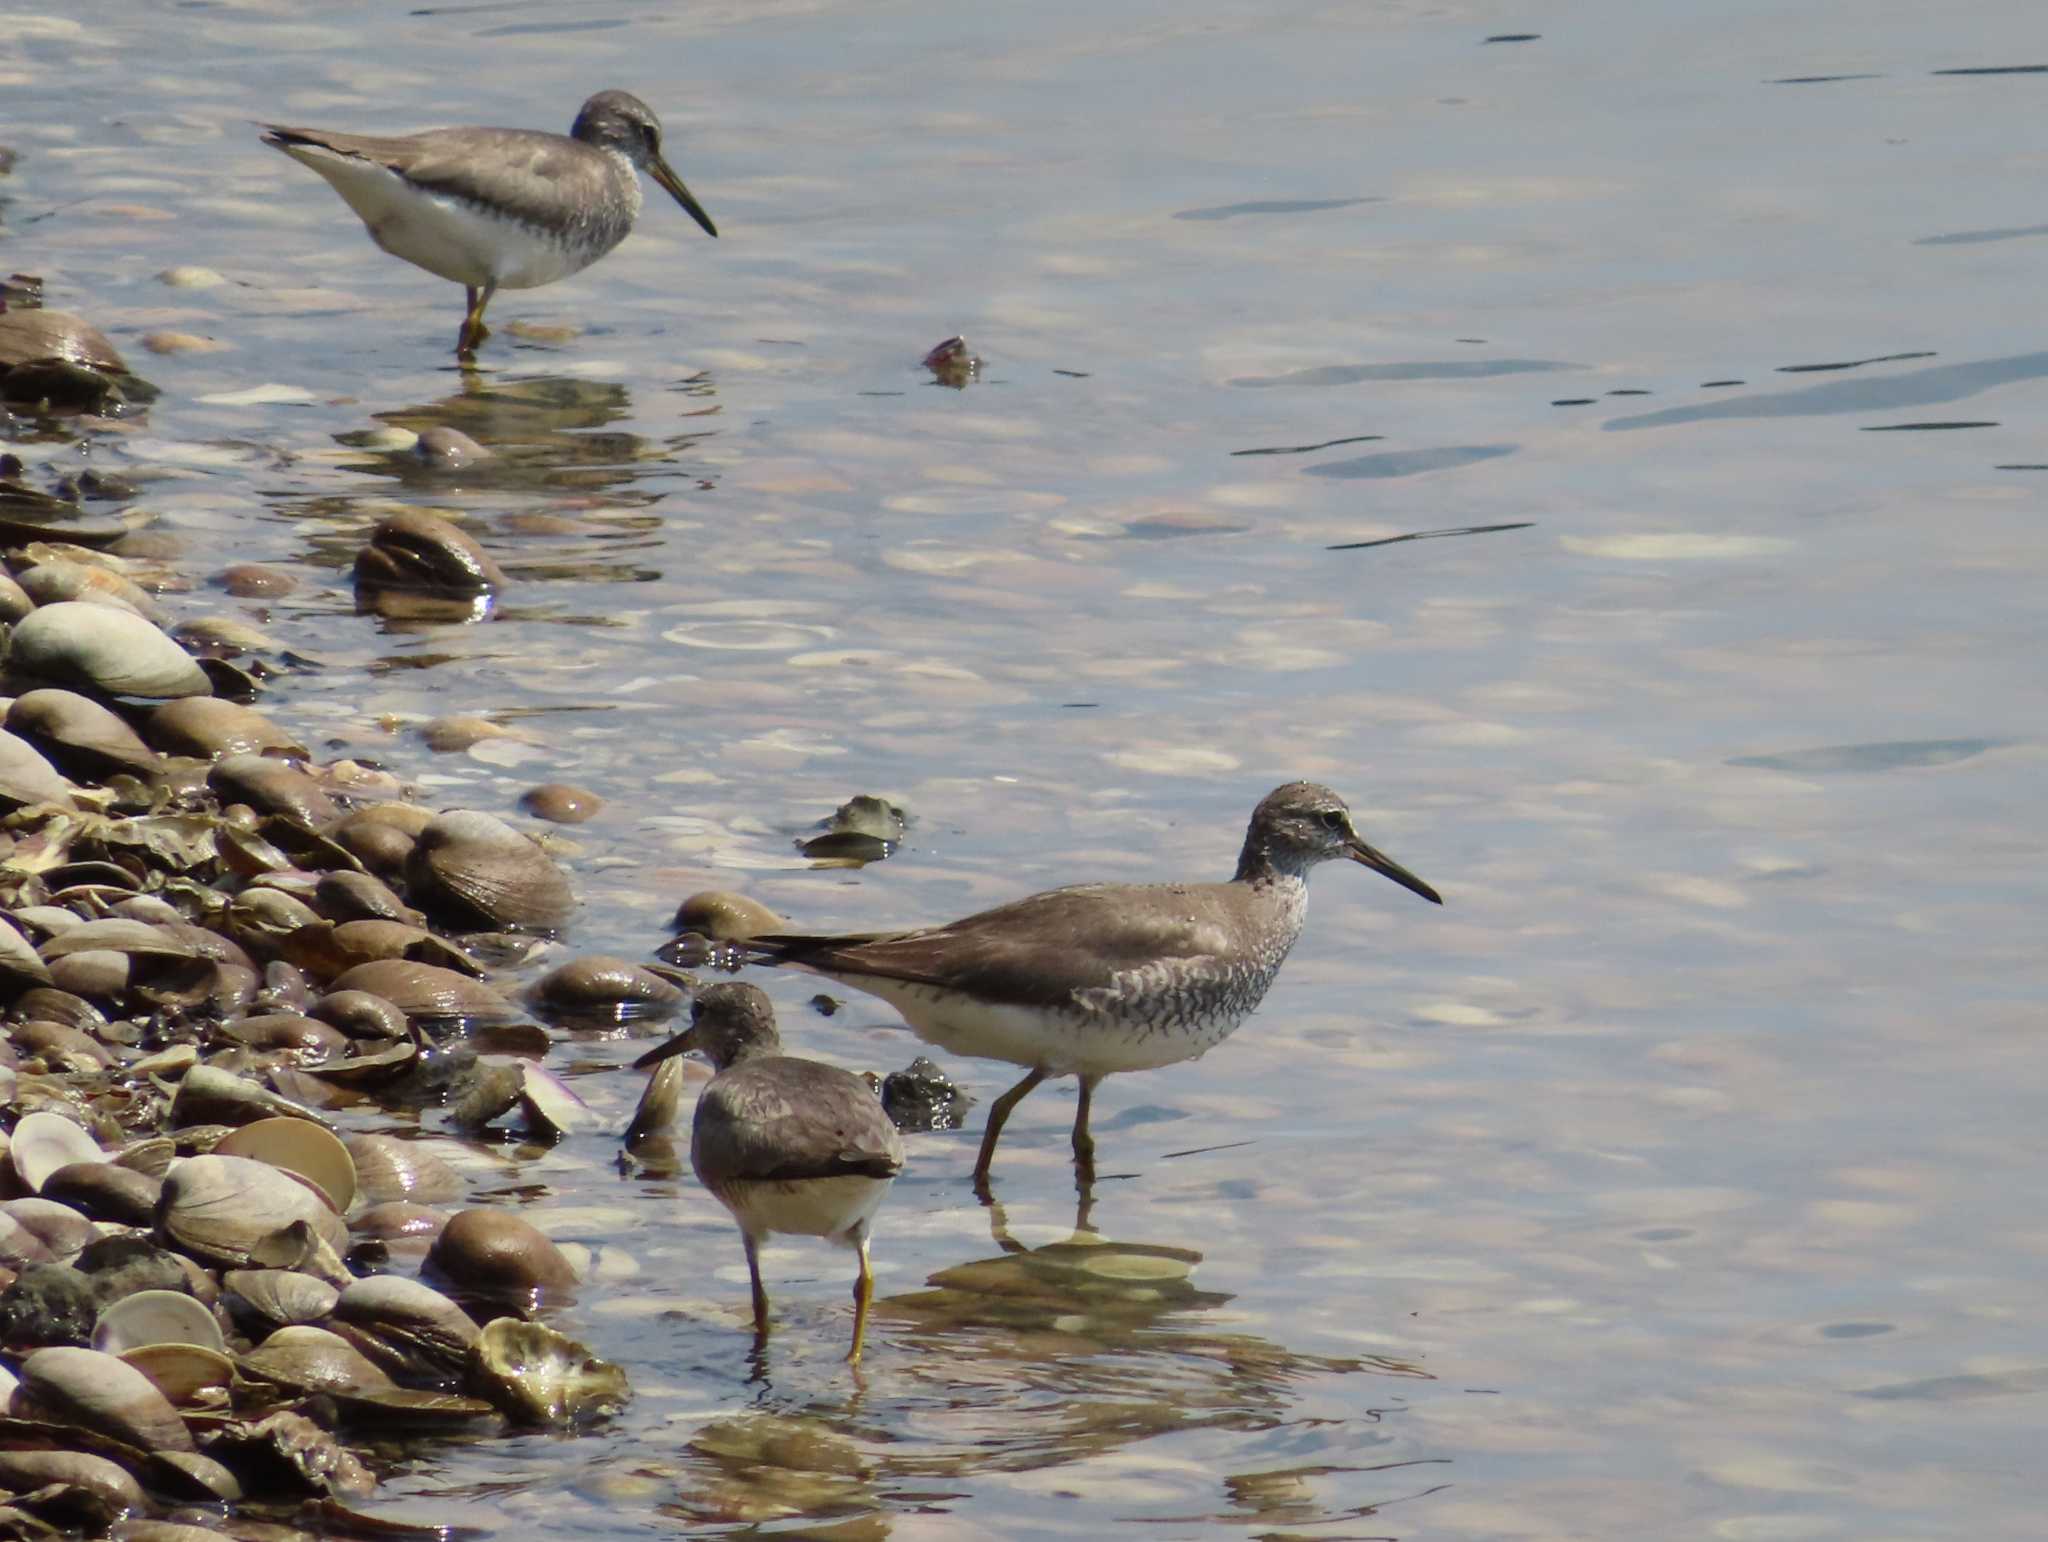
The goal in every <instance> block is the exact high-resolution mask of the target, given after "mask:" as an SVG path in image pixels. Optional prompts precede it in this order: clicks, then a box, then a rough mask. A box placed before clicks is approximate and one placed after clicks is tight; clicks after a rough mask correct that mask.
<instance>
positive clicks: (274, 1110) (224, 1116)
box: [171, 1065, 326, 1129]
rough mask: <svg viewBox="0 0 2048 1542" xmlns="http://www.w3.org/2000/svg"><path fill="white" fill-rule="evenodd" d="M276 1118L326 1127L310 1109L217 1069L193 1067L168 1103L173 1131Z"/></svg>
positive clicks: (207, 1066)
mask: <svg viewBox="0 0 2048 1542" xmlns="http://www.w3.org/2000/svg"><path fill="white" fill-rule="evenodd" d="M277 1114H282V1115H284V1116H285V1117H286V1118H293V1119H310V1120H312V1121H313V1122H314V1123H315V1124H325V1123H326V1121H325V1120H323V1119H322V1118H321V1117H320V1116H319V1115H318V1114H316V1113H314V1112H312V1111H311V1110H310V1109H305V1108H301V1107H300V1106H299V1105H298V1104H296V1103H294V1102H292V1101H291V1100H290V1099H289V1098H281V1097H279V1096H278V1095H277V1094H276V1093H274V1092H272V1091H271V1090H270V1089H269V1088H267V1087H264V1086H262V1085H260V1084H259V1083H257V1082H252V1081H250V1080H249V1078H248V1077H246V1076H237V1075H235V1073H234V1072H232V1071H223V1070H221V1069H220V1067H218V1066H210V1065H195V1066H194V1067H192V1069H191V1070H189V1071H187V1072H186V1073H185V1076H184V1079H183V1080H181V1081H180V1082H179V1083H178V1092H177V1096H176V1097H174V1098H172V1099H171V1128H173V1129H180V1128H183V1127H185V1126H188V1125H195V1124H237V1125H239V1124H254V1123H255V1122H256V1121H257V1120H258V1119H268V1118H270V1117H272V1116H273V1115H277Z"/></svg>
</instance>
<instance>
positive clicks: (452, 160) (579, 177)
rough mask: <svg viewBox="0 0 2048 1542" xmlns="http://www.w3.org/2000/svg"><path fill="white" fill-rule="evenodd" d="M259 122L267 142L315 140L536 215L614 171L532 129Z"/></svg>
mask: <svg viewBox="0 0 2048 1542" xmlns="http://www.w3.org/2000/svg"><path fill="white" fill-rule="evenodd" d="M265 128H266V130H267V132H266V133H265V135H264V138H265V140H266V142H268V143H270V144H273V145H276V146H277V147H278V148H279V149H283V148H285V147H286V146H288V145H292V144H307V145H313V146H316V147H318V148H321V149H325V150H330V151H332V152H334V153H335V154H337V155H347V156H353V157H355V158H356V159H358V160H364V161H370V162H373V163H374V164H376V165H379V166H383V167H386V168H388V169H389V170H391V171H395V172H397V173H398V174H399V175H400V176H402V177H404V178H405V179H406V180H407V181H409V182H411V183H413V184H414V185H415V186H418V187H423V188H425V189H427V190H428V191H429V192H435V193H448V194H452V195H454V196H456V197H459V198H468V199H478V198H487V199H488V200H489V201H490V202H491V203H492V204H494V205H496V206H498V207H500V208H503V209H506V210H508V211H510V212H513V213H516V214H519V215H521V216H522V217H529V218H534V219H541V218H544V217H548V216H552V217H554V218H557V219H558V218H560V215H561V209H562V194H563V192H564V190H565V189H569V188H573V187H575V186H577V185H579V184H588V185H589V188H590V190H591V192H592V193H593V194H595V193H599V192H602V191H603V190H604V188H605V187H606V186H607V185H608V183H609V179H610V177H611V175H612V168H611V163H610V162H608V161H607V160H606V159H605V158H604V156H603V155H601V154H599V153H598V152H597V151H595V150H593V149H591V148H590V147H589V146H588V145H585V144H581V143H579V142H577V141H576V140H573V139H570V138H569V137H568V136H566V135H563V134H544V133H541V132H539V131H538V130H535V129H508V128H456V129H430V130H428V131H427V132H426V133H424V134H410V135H406V136H404V137H402V138H381V137H378V136H376V135H371V134H331V133H326V132H324V131H322V130H320V129H298V128H286V127H283V126H281V125H276V124H266V125H265ZM480 172H481V175H480ZM486 177H487V178H488V180H487V181H486V180H485V178H486Z"/></svg>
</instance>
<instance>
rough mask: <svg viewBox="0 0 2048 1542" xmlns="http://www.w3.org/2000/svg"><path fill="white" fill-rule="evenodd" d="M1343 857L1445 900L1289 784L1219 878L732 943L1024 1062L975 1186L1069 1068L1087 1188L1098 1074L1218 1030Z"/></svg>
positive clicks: (1321, 796) (1273, 961)
mask: <svg viewBox="0 0 2048 1542" xmlns="http://www.w3.org/2000/svg"><path fill="white" fill-rule="evenodd" d="M1340 858H1341V859H1348V860H1350V861H1353V862H1358V863H1362V864H1363V865H1365V866H1366V867H1369V868H1371V869H1372V870H1373V871H1375V872H1377V873H1382V874H1384V875H1385V876H1387V877H1388V878H1391V879H1393V880H1394V882H1396V883H1398V884H1400V885H1401V886H1402V887H1403V888H1406V889H1409V890H1412V891H1413V892H1414V893H1416V894H1419V895H1421V896H1422V898H1424V899H1426V900H1428V901H1430V902H1431V903H1432V904H1438V905H1440V904H1442V903H1443V899H1442V897H1441V896H1440V895H1438V893H1437V892H1436V890H1434V889H1432V888H1431V887H1430V886H1429V885H1428V884H1426V883H1424V882H1423V881H1422V880H1421V879H1420V878H1417V877H1416V876H1415V875H1414V874H1413V873H1411V872H1409V871H1408V870H1407V869H1406V868H1404V867H1402V866H1401V865H1400V864H1399V863H1398V862H1396V861H1394V860H1393V859H1392V858H1391V857H1388V856H1385V855H1383V854H1382V853H1380V852H1378V851H1376V850H1374V849H1373V848H1372V847H1371V846H1370V845H1368V844H1367V843H1366V842H1365V840H1364V838H1363V837H1361V836H1360V835H1359V833H1358V831H1357V830H1355V829H1354V828H1353V827H1352V824H1351V814H1350V811H1349V810H1348V809H1347V808H1346V807H1345V804H1344V800H1343V799H1342V798H1340V797H1338V796H1337V795H1336V794H1335V793H1334V792H1332V791H1330V789H1329V788H1327V787H1319V786H1317V785H1316V784H1314V783H1313V782H1289V783H1288V784H1287V785H1286V786H1284V787H1278V788H1275V789H1274V790H1273V791H1272V792H1271V793H1268V794H1267V795H1266V797H1265V798H1264V799H1263V800H1261V801H1260V803H1259V806H1258V807H1257V808H1256V809H1254V810H1253V811H1252V817H1251V825H1250V827H1249V828H1248V829H1247V830H1246V831H1245V838H1244V848H1243V851H1242V852H1241V853H1240V855H1239V856H1238V859H1237V872H1236V873H1235V874H1234V875H1233V876H1232V877H1231V879H1230V880H1229V882H1227V883H1153V884H1126V883H1096V884H1082V885H1079V886H1076V887H1073V888H1065V889H1053V890H1049V891H1048V892H1046V893H1043V894H1033V895H1030V896H1028V897H1027V898H1025V899H1020V900H1014V901H1012V902H1011V903H1009V904H1007V905H1000V906H998V907H996V908H995V909H993V910H984V911H981V912H980V913H979V914H976V915H971V916H968V917H967V918H966V919H964V920H960V921H954V922H951V923H950V924H948V925H945V926H934V927H928V928H926V929H924V930H921V931H909V932H873V933H859V934H851V935H839V936H807V935H798V934H793V933H770V934H765V935H760V936H755V937H752V938H749V939H747V940H746V941H744V942H742V943H740V944H738V945H737V946H738V949H739V952H740V953H741V955H742V956H743V957H745V958H746V959H748V960H749V961H756V962H764V963H775V964H794V965H800V966H803V967H805V968H808V969H811V970H814V971H816V972H817V973H819V974H823V975H827V976H829V977H831V978H832V979H835V980H838V981H840V982H841V983H842V984H845V985H848V986H851V987H853V988H854V989H855V990H861V991H865V992H867V993H868V994H869V995H871V996H878V997H880V998H881V999H882V1000H884V1001H886V1002H888V1003H889V1005H890V1006H892V1007H894V1008H895V1009H896V1010H897V1011H898V1012H899V1013H901V1014H902V1016H903V1019H904V1021H905V1022H907V1023H908V1024H909V1025H910V1026H911V1028H912V1029H913V1030H915V1031H916V1033H917V1034H918V1036H919V1037H920V1038H923V1039H925V1040H927V1041H928V1042H930V1043H933V1044H937V1045H940V1046H941V1047H943V1048H945V1049H948V1050H951V1051H953V1052H954V1053H955V1054H961V1055H974V1056H980V1057H982V1058H985V1059H990V1060H1007V1061H1009V1062H1010V1063H1011V1064H1012V1065H1020V1066H1023V1067H1024V1068H1025V1073H1024V1077H1023V1080H1021V1081H1019V1082H1018V1083H1017V1084H1016V1085H1015V1086H1013V1087H1011V1088H1010V1090H1009V1091H1007V1092H1005V1093H1004V1094H1003V1095H1002V1096H1001V1097H999V1098H997V1099H996V1100H995V1101H994V1103H992V1104H991V1105H990V1106H989V1112H988V1125H987V1128H986V1130H985V1131H984V1133H983V1135H982V1138H981V1151H980V1154H979V1156H978V1158H977V1159H976V1161H975V1165H974V1182H975V1186H976V1188H977V1189H978V1190H980V1191H982V1192H983V1193H986V1191H987V1187H988V1172H989V1163H990V1162H991V1160H992V1159H993V1158H994V1156H995V1150H996V1141H997V1139H998V1138H999V1137H1000V1136H1001V1134H1002V1131H1003V1123H1004V1121H1005V1120H1007V1119H1008V1118H1009V1116H1010V1112H1011V1110H1012V1109H1014V1108H1015V1107H1016V1106H1017V1104H1018V1103H1019V1102H1020V1101H1021V1100H1022V1099H1023V1098H1024V1096H1025V1095H1026V1094H1027V1093H1029V1092H1030V1091H1031V1089H1032V1088H1034V1087H1036V1086H1037V1085H1038V1084H1039V1083H1040V1082H1042V1081H1045V1080H1046V1079H1047V1078H1048V1077H1056V1076H1074V1077H1078V1078H1079V1079H1080V1086H1081V1092H1080V1106H1079V1108H1078V1109H1077V1110H1076V1111H1075V1115H1074V1160H1075V1164H1076V1166H1077V1168H1078V1169H1079V1172H1080V1175H1081V1177H1082V1179H1083V1181H1084V1182H1085V1181H1086V1180H1088V1179H1089V1178H1091V1177H1092V1176H1093V1173H1094V1160H1095V1142H1094V1139H1093V1137H1092V1136H1090V1134H1089V1132H1088V1113H1089V1104H1090V1102H1091V1100H1092V1099H1093V1097H1094V1093H1095V1088H1096V1085H1097V1084H1098V1083H1099V1082H1100V1081H1101V1080H1102V1078H1103V1077H1105V1076H1108V1075H1110V1074H1112V1073H1115V1072H1121V1071H1144V1070H1150V1069H1152V1068H1154V1067H1157V1066H1166V1065H1173V1064H1175V1063H1176V1062H1178V1061H1182V1060H1192V1059H1194V1058H1195V1057H1196V1056H1198V1055H1201V1054H1203V1053H1205V1052H1206V1051H1208V1050H1210V1049H1213V1048H1214V1047H1215V1046H1216V1045H1217V1044H1218V1043H1220V1042H1221V1041H1222V1040H1223V1039H1224V1038H1226V1037H1228V1036H1229V1034H1230V1033H1231V1032H1232V1031H1234V1030H1235V1029H1236V1028H1237V1026H1238V1024H1240V1023H1242V1022H1243V1021H1244V1020H1245V1018H1246V1017H1247V1016H1249V1015H1250V1014H1251V1012H1252V1010H1253V1008H1255V1007H1257V1006H1258V1004H1259V1002H1260V1000H1261V999H1262V998H1263V997H1264V996H1265V994H1266V989H1267V987H1268V986H1270V985H1271V984H1272V983H1273V978H1274V976H1275V975H1277V974H1278V973H1279V972H1280V965H1281V963H1282V961H1283V960H1285V958H1286V957H1287V953H1288V950H1289V949H1290V948H1292V947H1293V946H1294V942H1295V939H1296V938H1298V937H1299V936H1300V935H1301V928H1302V922H1303V920H1304V918H1305V917H1306V915H1307V913H1308V875H1309V872H1310V870H1311V869H1313V868H1314V867H1316V866H1317V865H1318V864H1319V863H1323V862H1328V861H1331V860H1333V859H1340Z"/></svg>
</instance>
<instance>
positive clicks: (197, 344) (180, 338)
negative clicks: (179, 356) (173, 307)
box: [142, 332, 234, 354]
mask: <svg viewBox="0 0 2048 1542" xmlns="http://www.w3.org/2000/svg"><path fill="white" fill-rule="evenodd" d="M142 346H143V347H145V348H147V349H148V350H149V351H150V352H151V353H159V354H173V353H220V352H223V351H224V350H226V349H228V348H232V347H233V346H234V344H232V343H224V342H222V341H221V340H220V339H219V338H215V337H201V336H200V335H199V334H198V333H196V332H145V333H143V334H142Z"/></svg>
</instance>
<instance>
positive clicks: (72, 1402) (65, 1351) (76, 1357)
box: [15, 1347, 193, 1451]
mask: <svg viewBox="0 0 2048 1542" xmlns="http://www.w3.org/2000/svg"><path fill="white" fill-rule="evenodd" d="M15 1402H16V1404H17V1405H20V1404H23V1403H24V1402H25V1403H27V1404H28V1405H29V1406H31V1407H33V1408H34V1409H35V1410H37V1411H38V1412H40V1413H41V1414H42V1415H43V1416H44V1417H46V1418H48V1419H50V1420H52V1421H53V1422H55V1423H59V1424H77V1425H82V1426H84V1427H85V1428H87V1429H90V1430H99V1431H101V1432H103V1433H105V1434H109V1435H112V1436H114V1437H115V1438H116V1439H118V1440H123V1441H126V1442H127V1443H128V1444H129V1445H131V1446H135V1447H138V1448H140V1449H141V1450H144V1451H159V1450H161V1451H190V1450H192V1449H193V1444H192V1435H191V1432H190V1431H189V1430H187V1429H186V1428H185V1421H184V1420H183V1419H181V1418H179V1417H178V1411H177V1409H175V1408H173V1407H172V1406H171V1405H170V1403H169V1401H168V1400H166V1399H165V1397H164V1395H163V1394H162V1393H161V1392H159V1391H157V1389H156V1387H155V1385H154V1384H153V1383H152V1382H151V1381H150V1379H149V1378H148V1377H147V1376H145V1375H143V1374H142V1372H140V1371H138V1370H136V1369H135V1367H133V1366H132V1365H126V1364H123V1363H122V1361H121V1360H120V1359H119V1358H117V1357H116V1356H114V1355H109V1354H102V1353H101V1352H100V1351H98V1350H96V1349H72V1348H69V1347H63V1348H57V1349H39V1350H37V1351H36V1352H35V1353H34V1354H32V1355H30V1356H29V1357H28V1358H27V1359H26V1360H24V1361H23V1362H22V1365H21V1388H20V1390H19V1391H18V1392H17V1393H16V1394H15Z"/></svg>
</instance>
